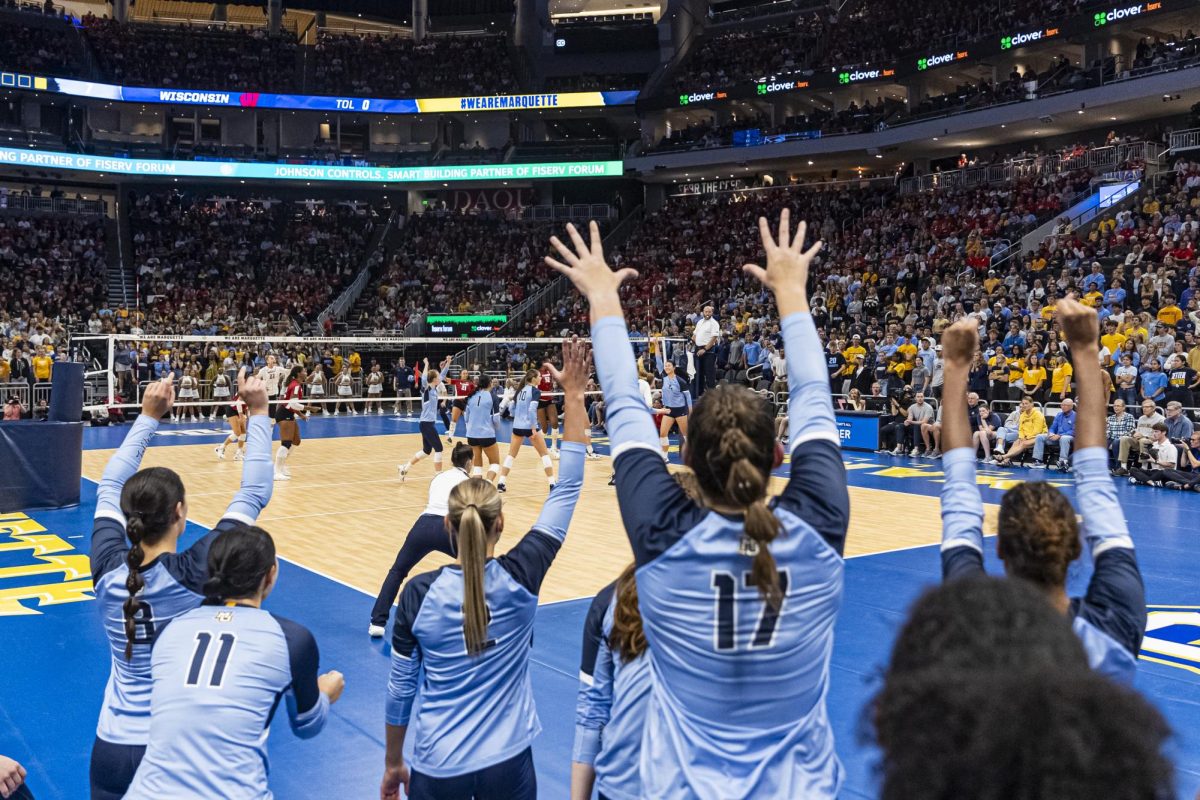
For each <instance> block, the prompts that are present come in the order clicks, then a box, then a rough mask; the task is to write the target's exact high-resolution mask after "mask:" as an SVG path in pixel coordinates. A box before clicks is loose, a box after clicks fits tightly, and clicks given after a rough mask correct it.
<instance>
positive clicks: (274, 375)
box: [258, 353, 287, 403]
mask: <svg viewBox="0 0 1200 800" xmlns="http://www.w3.org/2000/svg"><path fill="white" fill-rule="evenodd" d="M286 376H287V372H286V371H285V370H284V368H283V367H281V366H279V358H278V357H277V356H276V355H275V354H274V353H268V354H267V365H266V366H265V367H263V368H262V369H260V370H259V371H258V377H259V378H261V379H262V382H263V384H264V385H265V386H266V387H267V400H268V401H270V402H272V403H274V402H275V399H276V398H278V397H279V392H280V390H281V389H282V386H281V383H282V381H283V379H284V378H285V377H286Z"/></svg>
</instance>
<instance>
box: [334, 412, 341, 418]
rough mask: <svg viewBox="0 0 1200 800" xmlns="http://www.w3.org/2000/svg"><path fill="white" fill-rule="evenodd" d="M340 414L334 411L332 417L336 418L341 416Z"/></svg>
mask: <svg viewBox="0 0 1200 800" xmlns="http://www.w3.org/2000/svg"><path fill="white" fill-rule="evenodd" d="M341 413H342V412H340V411H335V412H333V415H334V416H335V417H337V416H341Z"/></svg>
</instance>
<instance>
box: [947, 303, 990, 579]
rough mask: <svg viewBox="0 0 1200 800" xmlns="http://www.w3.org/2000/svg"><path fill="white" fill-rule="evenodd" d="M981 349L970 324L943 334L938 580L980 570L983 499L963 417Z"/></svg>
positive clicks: (968, 427) (965, 321) (957, 325)
mask: <svg viewBox="0 0 1200 800" xmlns="http://www.w3.org/2000/svg"><path fill="white" fill-rule="evenodd" d="M978 347H979V328H978V326H977V325H976V323H975V321H974V320H973V319H963V320H959V321H958V322H956V323H955V324H953V325H951V326H950V327H949V328H947V329H946V330H945V331H944V332H943V333H942V356H943V358H944V359H945V372H944V374H943V382H942V447H943V455H942V470H943V471H944V472H945V476H946V477H945V482H944V483H943V484H942V578H943V580H951V579H953V578H959V577H964V576H968V575H978V574H980V573H982V572H983V571H984V570H983V499H982V498H981V497H980V496H979V487H978V486H977V485H976V483H975V447H974V444H973V443H972V441H971V422H970V415H969V414H968V413H967V375H968V373H969V372H970V369H971V360H972V359H973V358H974V356H975V350H976V349H977V348H978Z"/></svg>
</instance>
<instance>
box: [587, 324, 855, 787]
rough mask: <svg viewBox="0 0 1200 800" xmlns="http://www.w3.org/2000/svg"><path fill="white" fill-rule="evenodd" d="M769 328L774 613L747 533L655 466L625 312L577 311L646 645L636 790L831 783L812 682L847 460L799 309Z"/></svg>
mask: <svg viewBox="0 0 1200 800" xmlns="http://www.w3.org/2000/svg"><path fill="white" fill-rule="evenodd" d="M783 337H784V342H785V345H786V352H787V359H788V375H789V377H790V378H791V394H790V396H789V408H790V413H789V418H790V441H791V444H792V453H791V477H790V480H789V481H788V484H787V486H786V488H785V489H784V491H783V493H782V494H781V495H780V496H779V497H778V499H777V502H776V503H775V505H774V507H773V511H774V513H775V515H776V517H777V518H778V519H779V521H780V523H781V525H782V528H783V530H782V532H781V533H780V535H779V537H778V538H777V539H776V540H775V541H774V542H772V543H771V553H772V555H773V556H774V558H775V561H776V564H777V565H778V569H779V579H780V586H781V588H782V590H783V604H782V607H781V609H780V610H779V612H778V613H776V612H774V611H773V610H771V608H770V607H769V606H767V605H766V604H765V603H764V601H763V600H762V598H761V596H760V595H759V592H758V589H757V588H756V587H754V586H751V585H750V583H749V581H750V568H751V564H752V562H753V558H752V555H751V553H752V548H753V543H752V542H749V541H748V540H747V539H746V538H745V535H744V526H743V522H742V519H741V518H740V517H726V516H723V515H721V514H718V513H716V512H713V511H708V510H705V509H703V508H700V507H699V506H697V505H696V504H695V503H694V502H693V501H692V500H691V499H689V498H688V497H687V495H685V494H684V492H683V490H682V489H680V488H679V486H678V484H676V482H675V481H674V479H672V478H671V476H670V473H669V472H668V471H667V468H666V465H665V464H664V463H663V460H662V454H661V448H660V445H659V440H658V432H657V431H656V430H655V426H654V422H653V420H652V418H651V413H650V410H649V408H647V407H646V404H645V402H644V401H643V400H642V398H641V394H640V392H639V391H638V386H637V372H636V367H635V365H634V359H633V354H632V351H631V348H630V344H629V338H628V334H627V332H626V328H625V323H624V320H623V319H621V318H620V317H606V318H602V319H600V320H599V321H597V322H595V323H593V325H592V341H593V345H594V346H593V354H594V357H595V361H596V370H597V373H598V374H599V377H600V385H601V388H602V389H603V390H604V395H605V400H606V402H607V410H606V414H607V421H608V430H609V434H610V436H611V446H612V452H613V457H614V459H615V467H616V479H617V480H616V482H617V499H618V501H619V503H620V507H621V515H622V518H623V520H624V523H625V530H626V533H627V534H628V536H629V540H630V544H631V545H632V547H633V552H634V557H635V559H636V562H637V564H638V571H637V582H638V600H639V604H640V606H641V612H642V622H643V626H644V628H645V633H646V639H647V641H648V642H649V645H650V648H649V651H648V653H647V656H646V658H647V659H648V661H649V666H650V676H651V684H652V686H651V692H650V700H649V705H648V708H647V710H646V724H645V728H644V732H643V738H642V752H641V780H642V794H643V796H644V797H653V798H656V800H673V799H674V798H679V799H680V800H683V798H702V799H704V800H707V799H708V798H722V800H727V799H728V798H767V797H770V798H777V797H778V798H784V797H786V798H833V797H836V796H837V793H838V790H839V788H840V787H841V783H842V779H843V770H842V766H841V764H840V762H839V761H838V759H837V755H836V754H835V752H834V748H833V732H832V729H831V727H830V722H829V716H828V714H827V712H826V708H825V696H826V693H827V691H828V685H829V659H830V654H831V652H832V648H833V626H834V622H835V620H836V618H837V613H838V609H839V607H840V605H841V599H842V581H843V561H842V555H841V552H842V547H843V544H844V542H845V536H846V528H847V525H848V523H849V496H848V493H847V489H846V471H845V467H844V465H843V463H842V458H841V450H840V446H839V440H838V433H837V428H836V426H835V424H834V417H833V406H832V401H831V398H830V394H829V378H828V373H827V372H826V369H825V360H824V356H823V354H822V350H821V344H820V340H819V339H818V338H817V332H816V328H815V327H814V325H813V322H812V317H811V316H810V315H808V314H793V315H790V316H789V317H787V318H786V319H785V320H784V321H783ZM700 402H703V400H701V401H700ZM765 446H768V447H769V446H770V443H767V444H766V445H765Z"/></svg>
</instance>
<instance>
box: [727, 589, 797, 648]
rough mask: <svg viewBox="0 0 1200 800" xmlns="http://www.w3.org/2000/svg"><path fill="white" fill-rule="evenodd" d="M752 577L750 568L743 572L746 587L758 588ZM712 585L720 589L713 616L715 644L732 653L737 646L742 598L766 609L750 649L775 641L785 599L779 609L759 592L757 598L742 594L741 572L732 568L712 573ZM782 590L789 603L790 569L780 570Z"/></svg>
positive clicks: (759, 618) (762, 646) (751, 641)
mask: <svg viewBox="0 0 1200 800" xmlns="http://www.w3.org/2000/svg"><path fill="white" fill-rule="evenodd" d="M751 580H752V579H751V575H750V573H749V572H743V573H742V587H743V588H744V589H752V588H754V585H753V584H752V583H751ZM712 588H713V589H715V590H716V593H717V597H716V617H715V619H713V645H714V647H715V648H716V650H717V651H718V652H722V653H728V652H732V651H734V650H736V649H737V621H738V614H737V604H738V603H739V602H743V603H746V602H757V603H760V604H761V605H762V611H761V612H759V615H758V624H757V625H756V626H755V628H754V638H752V639H751V640H750V646H749V649H751V650H757V649H761V648H764V647H770V646H771V645H772V644H774V643H775V628H776V626H777V625H778V624H779V617H780V616H781V615H782V614H783V605H782V603H781V604H780V606H779V609H778V610H776V609H774V608H772V607H771V606H770V605H769V604H768V603H766V602H765V601H763V599H762V598H761V597H758V596H755V598H754V599H753V600H750V599H749V598H745V597H743V598H738V596H737V590H738V585H737V576H736V575H734V573H732V572H720V571H714V572H713V574H712ZM779 591H780V594H782V596H783V602H785V603H786V602H787V591H788V572H787V570H780V571H779Z"/></svg>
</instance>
